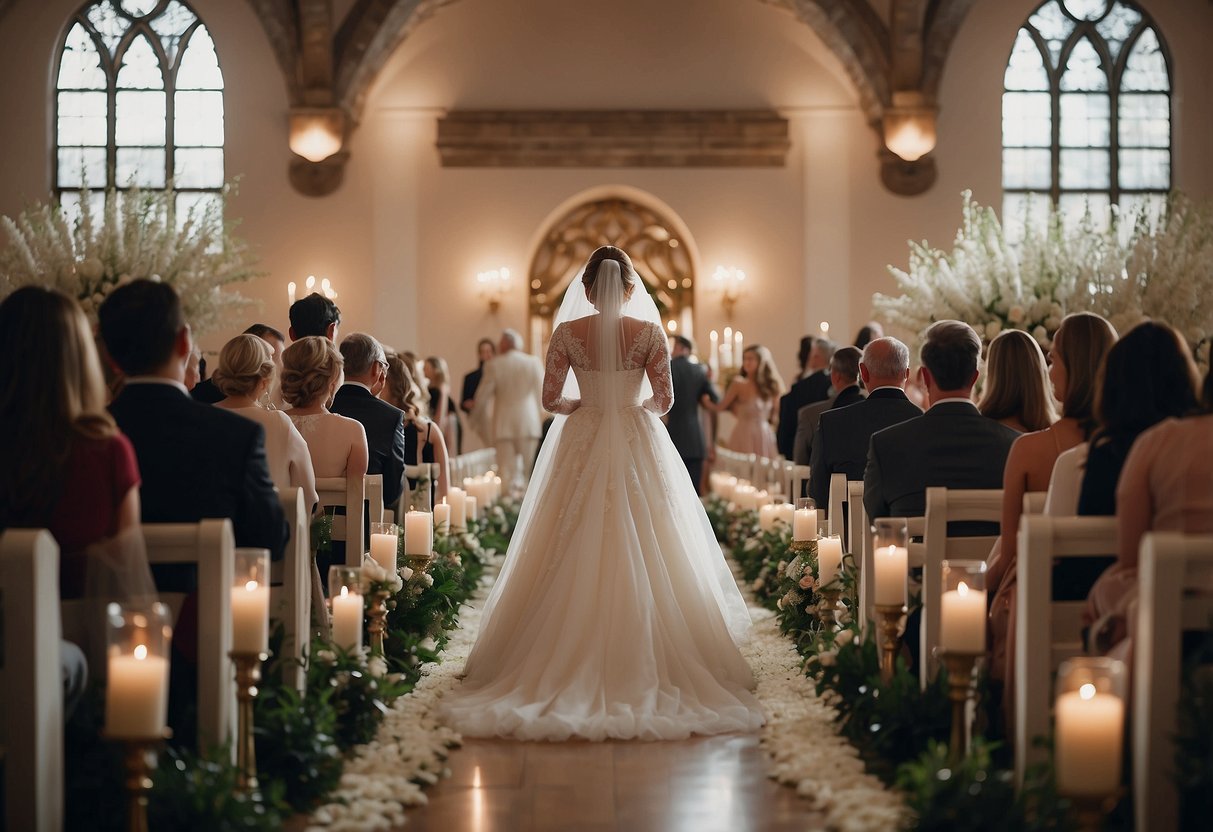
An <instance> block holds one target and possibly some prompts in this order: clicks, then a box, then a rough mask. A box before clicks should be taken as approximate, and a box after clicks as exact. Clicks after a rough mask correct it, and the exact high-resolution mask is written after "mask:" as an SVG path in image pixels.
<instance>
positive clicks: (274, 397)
mask: <svg viewBox="0 0 1213 832" xmlns="http://www.w3.org/2000/svg"><path fill="white" fill-rule="evenodd" d="M244 334H245V335H256V336H257V337H258V338H260V339H261V340H262V341H265V343H266V344H268V345H269V348H270V351H271V352H272V353H273V355H274V365H275V366H276V367H277V368H278V370H279V371H280V372H279V374H281V370H282V348H283V346H284V344H285V341H286V339H285V338H283V337H282V333H281V332H279V331H278V330H276V329H274V328H273V327H272V326H269V325H268V324H253V325H252V326H250V327H249V328H248V329H246V330H245V331H244ZM186 386H187V387H189V385H188V384H187V385H186ZM190 395H191V396H193V397H194V401H196V402H203V403H204V404H215V403H216V402H220V401H222V400H223V393H222V392H220V390H219V388H218V387H216V386H215V379H214V377H213V376H212V377H211V378H208V379H203V380H202V381H200V382H198V384H197V385H195V386H194V387H190ZM269 403H270V404H273V406H274V407H276V408H278V409H279V410H281V409H282V396H281V394H280V393H279V392H278V390H277V388H271V390H270V391H269Z"/></svg>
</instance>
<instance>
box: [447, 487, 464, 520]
mask: <svg viewBox="0 0 1213 832" xmlns="http://www.w3.org/2000/svg"><path fill="white" fill-rule="evenodd" d="M446 494H447V498H448V499H449V501H450V504H451V516H450V521H451V526H452V527H453V528H456V529H464V528H467V492H465V491H464V490H463V489H462V488H448V489H447V492H446Z"/></svg>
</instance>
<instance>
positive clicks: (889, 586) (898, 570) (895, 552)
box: [873, 546, 909, 606]
mask: <svg viewBox="0 0 1213 832" xmlns="http://www.w3.org/2000/svg"><path fill="white" fill-rule="evenodd" d="M908 559H909V553H908V552H907V550H906V547H904V546H885V547H882V548H880V549H877V550H876V553H875V557H874V558H873V560H874V561H875V563H876V592H875V595H876V603H877V604H878V605H881V606H905V603H906V599H907V597H908V596H907V594H906V572H907V561H908Z"/></svg>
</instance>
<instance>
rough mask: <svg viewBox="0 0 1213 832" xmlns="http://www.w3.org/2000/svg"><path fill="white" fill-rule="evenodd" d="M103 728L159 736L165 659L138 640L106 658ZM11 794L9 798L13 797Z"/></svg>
mask: <svg viewBox="0 0 1213 832" xmlns="http://www.w3.org/2000/svg"><path fill="white" fill-rule="evenodd" d="M107 667H108V673H109V677H108V681H107V682H106V684H107V686H108V687H107V690H106V695H105V730H106V733H108V734H112V735H114V736H116V737H159V736H162V735H163V734H164V726H165V722H166V720H167V718H168V659H166V658H163V657H162V656H149V655H148V654H147V648H146V647H144V646H143V645H142V644H140V645H139V646H137V647H136V648H135V652H134V654H133V655H131V654H126V655H123V654H111V655H110V656H109V659H108V661H107ZM16 797H17V796H16V795H14V796H13V797H12V798H10V799H16Z"/></svg>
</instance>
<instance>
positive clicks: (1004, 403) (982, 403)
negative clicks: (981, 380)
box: [977, 329, 1057, 433]
mask: <svg viewBox="0 0 1213 832" xmlns="http://www.w3.org/2000/svg"><path fill="white" fill-rule="evenodd" d="M1050 388H1051V384H1050V382H1049V367H1048V364H1047V363H1046V362H1045V354H1044V353H1043V352H1041V349H1040V344H1038V343H1036V339H1035V338H1033V337H1032V336H1031V335H1029V334H1028V333H1026V332H1024V331H1023V330H1019V329H1007V330H1003V331H1002V332H1000V333H999V334H998V335H997V336H996V337H995V338H994V340H993V341H991V342H990V347H989V349H988V351H987V352H986V380H985V386H984V388H983V389H982V391H981V398H980V399H979V400H978V402H977V409H978V410H979V411H981V415H982V416H986V417H988V418H990V419H993V420H994V421H996V422H1001V423H1002V424H1004V425H1006V426H1007V427H1009V428H1013V429H1014V430H1017V431H1019V432H1020V433H1031V432H1033V431H1038V430H1044V429H1045V428H1047V427H1049V426H1050V425H1052V424H1053V423H1054V422H1055V421H1057V410H1056V408H1055V407H1054V405H1053V394H1052V391H1051V389H1050Z"/></svg>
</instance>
